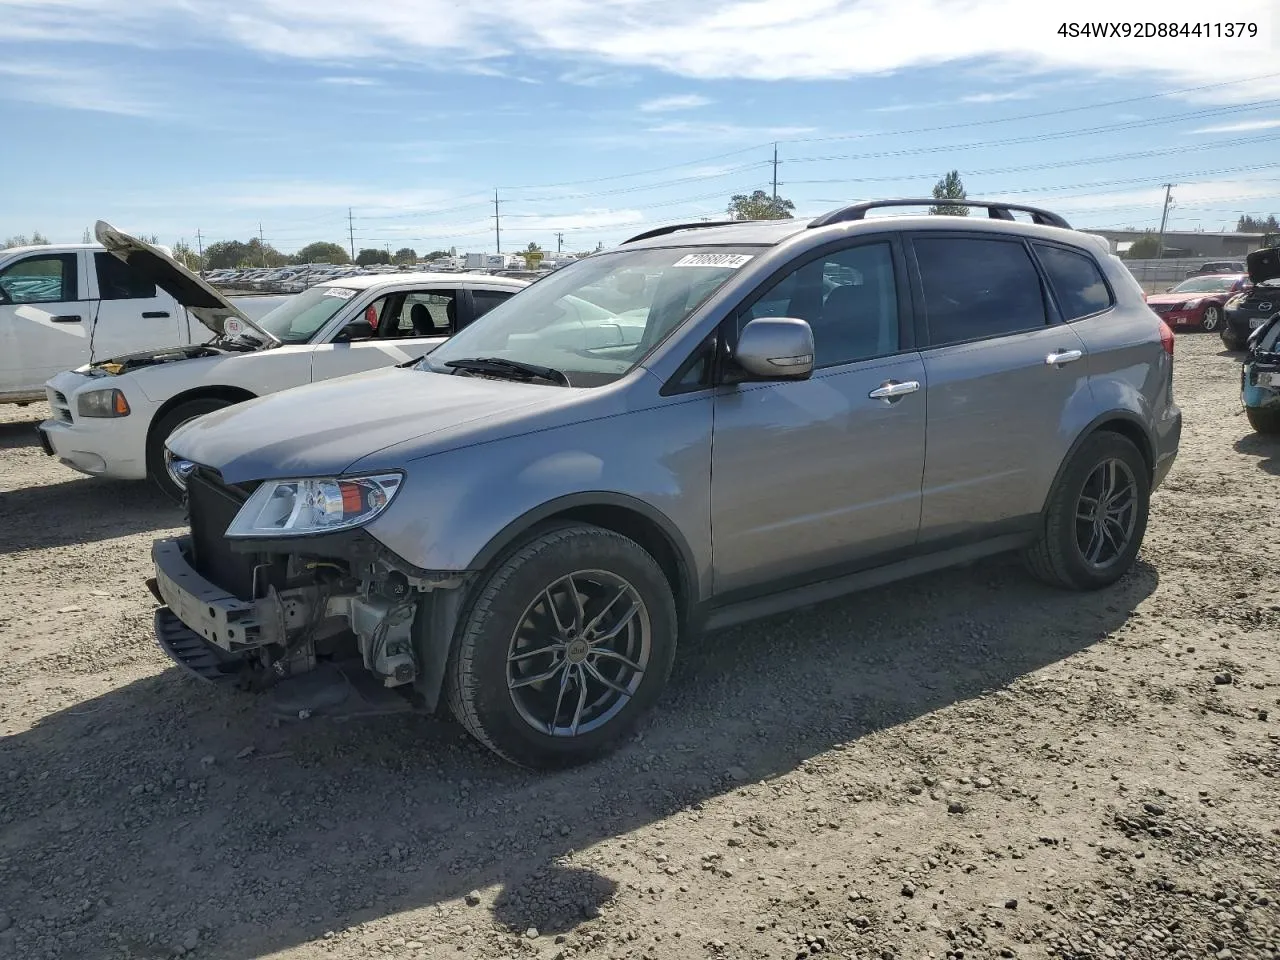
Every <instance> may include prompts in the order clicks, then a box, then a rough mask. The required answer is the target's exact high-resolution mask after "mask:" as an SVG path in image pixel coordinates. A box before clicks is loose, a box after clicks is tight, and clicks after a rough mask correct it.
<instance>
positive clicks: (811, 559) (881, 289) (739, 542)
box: [711, 239, 925, 599]
mask: <svg viewBox="0 0 1280 960" xmlns="http://www.w3.org/2000/svg"><path fill="white" fill-rule="evenodd" d="M904 273H905V270H904V268H903V260H902V258H901V253H900V250H899V249H898V244H897V242H896V241H890V240H886V239H881V240H878V241H876V242H868V243H863V244H859V245H855V246H844V247H841V248H839V249H835V250H832V251H831V252H828V253H824V254H821V255H819V256H817V257H816V258H813V259H810V260H809V261H807V262H806V263H804V264H802V265H801V266H800V267H799V268H798V269H796V270H793V271H791V272H789V273H787V274H786V275H784V276H783V277H781V278H780V279H779V280H777V282H776V283H774V284H771V285H768V286H767V288H766V290H765V291H764V292H763V293H762V294H760V295H759V296H758V297H756V298H755V300H754V303H751V304H749V305H748V306H747V308H746V309H745V310H743V311H741V312H740V314H739V316H738V318H737V320H736V324H737V327H738V329H741V326H742V325H744V324H745V323H746V322H747V321H749V320H751V319H754V318H756V317H763V316H775V317H776V316H785V317H796V318H798V319H802V320H806V321H808V322H809V324H810V326H811V327H812V329H813V335H814V348H815V350H816V355H815V369H814V373H813V376H812V378H811V379H809V380H805V381H798V382H788V383H743V384H740V385H737V386H723V387H720V388H718V392H717V395H716V398H715V425H714V439H713V445H712V477H711V522H712V536H713V539H714V561H713V562H714V574H715V592H716V594H717V595H718V596H719V597H721V598H722V599H733V598H735V597H736V595H738V594H740V593H744V594H745V593H746V592H770V591H773V590H778V589H784V588H786V587H788V586H791V585H794V584H796V583H799V582H803V581H804V580H809V579H816V578H818V577H820V576H823V575H826V574H835V573H839V572H843V570H844V569H850V568H853V567H856V566H859V565H865V564H868V563H871V562H873V558H876V557H879V556H882V555H885V554H888V553H891V552H893V551H896V550H901V549H903V548H909V547H911V546H912V545H913V544H914V543H915V539H916V534H917V530H918V527H919V522H920V482H921V476H922V473H923V469H924V455H925V448H924V443H925V406H924V398H925V393H924V383H925V373H924V365H923V363H922V362H921V360H920V357H919V355H918V354H917V353H916V352H915V351H914V350H913V349H912V348H911V346H910V345H911V331H910V324H909V322H908V318H909V310H908V309H907V308H906V307H907V300H908V297H907V293H906V287H905V277H904ZM886 387H888V388H890V389H886Z"/></svg>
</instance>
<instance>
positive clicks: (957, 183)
mask: <svg viewBox="0 0 1280 960" xmlns="http://www.w3.org/2000/svg"><path fill="white" fill-rule="evenodd" d="M966 196H967V195H966V194H965V192H964V181H963V180H961V179H960V171H959V170H952V171H951V172H950V173H948V174H947V175H946V176H945V177H943V178H942V179H941V180H939V181H938V182H937V183H935V184H934V185H933V199H935V200H964V199H965V198H966ZM929 212H930V213H933V214H939V213H940V214H942V215H944V216H948V217H967V216H968V215H969V208H968V207H966V206H965V205H964V204H962V203H940V204H938V205H937V206H933V207H930V208H929Z"/></svg>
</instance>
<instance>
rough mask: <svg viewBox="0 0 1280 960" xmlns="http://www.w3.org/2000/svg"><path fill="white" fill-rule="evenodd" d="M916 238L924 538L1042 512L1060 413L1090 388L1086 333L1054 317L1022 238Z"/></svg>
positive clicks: (1011, 524)
mask: <svg viewBox="0 0 1280 960" xmlns="http://www.w3.org/2000/svg"><path fill="white" fill-rule="evenodd" d="M912 247H913V249H914V254H915V262H916V265H917V269H918V271H919V282H920V288H921V290H922V292H923V314H924V320H925V324H926V326H927V335H926V341H925V343H924V344H923V345H922V349H921V355H922V356H923V357H924V366H925V375H926V378H927V384H928V388H927V400H928V406H929V428H928V444H927V447H928V455H927V457H926V460H925V470H924V502H923V505H922V508H921V521H920V540H921V543H922V544H923V543H925V542H927V541H938V540H944V539H949V538H952V537H961V538H965V537H975V536H980V535H982V534H984V533H998V532H1001V531H1002V529H1003V528H1008V529H1009V530H1010V532H1012V530H1013V529H1014V528H1017V527H1020V526H1023V525H1027V524H1030V523H1031V522H1032V521H1033V520H1034V517H1035V515H1036V514H1038V513H1039V511H1040V509H1041V507H1042V505H1043V494H1044V483H1043V478H1044V477H1045V476H1052V474H1053V472H1054V471H1056V469H1057V467H1058V463H1059V460H1060V458H1061V454H1062V450H1063V447H1064V438H1063V437H1062V436H1060V433H1061V428H1062V427H1063V424H1064V414H1065V413H1066V411H1068V410H1069V409H1070V407H1071V400H1072V397H1073V395H1075V394H1077V393H1079V392H1081V391H1084V392H1087V391H1088V390H1089V383H1088V367H1089V364H1088V362H1087V359H1086V356H1085V354H1086V352H1087V351H1086V348H1085V345H1084V344H1083V343H1082V342H1081V340H1080V338H1079V337H1078V336H1076V333H1075V331H1074V330H1073V329H1072V328H1071V326H1070V325H1069V324H1066V323H1059V322H1051V321H1052V320H1054V319H1056V318H1053V317H1051V314H1050V311H1049V308H1048V300H1047V298H1046V296H1045V291H1044V288H1043V284H1042V282H1041V279H1040V274H1039V272H1038V271H1037V269H1036V266H1035V264H1034V262H1033V261H1032V258H1031V255H1030V252H1029V251H1028V249H1027V247H1026V244H1025V243H1023V242H1022V240H1020V239H1014V238H1003V237H1002V238H998V239H997V238H991V237H982V236H974V235H961V236H957V235H955V234H948V235H945V236H943V235H940V234H935V235H932V236H930V235H927V234H919V235H917V236H915V237H914V238H913V240H912ZM1054 361H1056V362H1054Z"/></svg>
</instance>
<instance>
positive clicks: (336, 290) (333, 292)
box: [324, 287, 356, 300]
mask: <svg viewBox="0 0 1280 960" xmlns="http://www.w3.org/2000/svg"><path fill="white" fill-rule="evenodd" d="M324 295H325V296H326V297H337V298H338V299H339V300H350V299H351V298H352V297H354V296H355V295H356V292H355V291H354V290H348V289H347V288H346V287H325V288H324Z"/></svg>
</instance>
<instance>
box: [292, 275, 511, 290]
mask: <svg viewBox="0 0 1280 960" xmlns="http://www.w3.org/2000/svg"><path fill="white" fill-rule="evenodd" d="M461 276H462V274H457V273H426V272H423V273H367V274H361V275H360V276H356V277H335V278H334V279H332V280H322V281H320V282H319V283H317V284H316V286H317V287H346V288H347V289H348V290H368V289H369V288H370V287H377V286H381V285H382V284H384V283H385V284H393V283H438V284H441V285H443V286H453V285H456V284H457V283H458V279H459V277H461ZM467 279H468V280H472V281H474V280H483V282H485V283H492V284H493V285H494V286H498V287H527V286H528V285H529V282H528V281H527V280H517V279H516V278H515V277H493V276H488V275H485V276H470V277H468V278H467Z"/></svg>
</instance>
